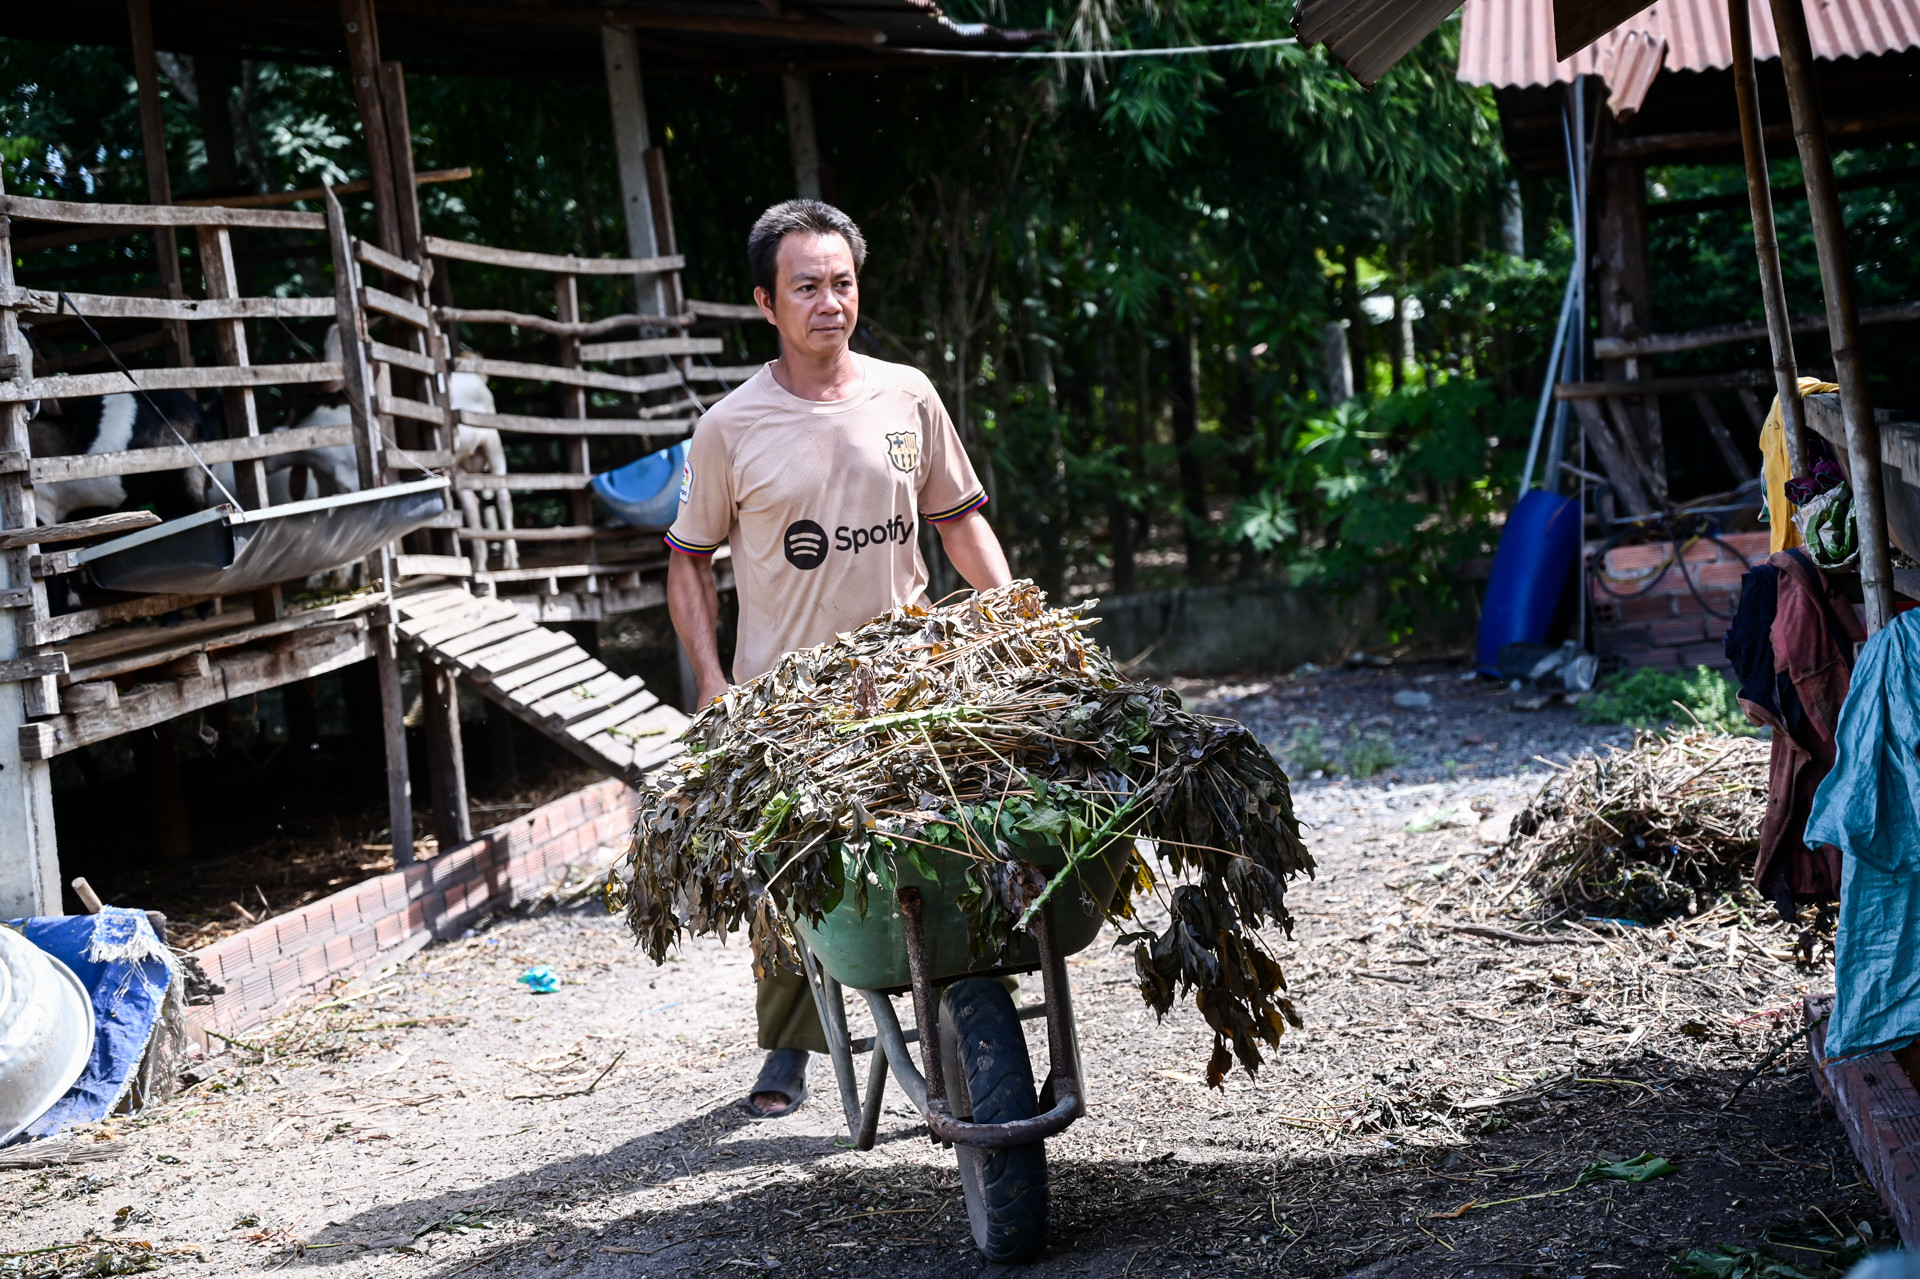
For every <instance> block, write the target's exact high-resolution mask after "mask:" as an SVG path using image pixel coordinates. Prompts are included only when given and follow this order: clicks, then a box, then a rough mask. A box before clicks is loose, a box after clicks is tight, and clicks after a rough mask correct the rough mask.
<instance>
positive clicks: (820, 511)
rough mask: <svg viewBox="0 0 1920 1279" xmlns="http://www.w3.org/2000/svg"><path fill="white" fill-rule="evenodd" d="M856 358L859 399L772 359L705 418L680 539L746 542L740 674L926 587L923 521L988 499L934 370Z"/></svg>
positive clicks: (701, 543)
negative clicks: (794, 388) (797, 387)
mask: <svg viewBox="0 0 1920 1279" xmlns="http://www.w3.org/2000/svg"><path fill="white" fill-rule="evenodd" d="M853 358H854V359H856V360H858V361H859V362H860V371H861V375H862V378H863V381H862V384H861V387H860V389H859V390H858V391H856V392H854V394H853V395H851V396H849V397H848V398H847V399H844V400H834V401H830V402H827V403H821V402H819V401H815V400H803V399H801V398H800V397H799V396H797V395H794V394H793V393H792V392H790V391H787V390H785V389H784V388H782V387H781V385H780V384H779V383H778V382H776V381H774V380H773V372H772V368H771V366H768V367H767V368H763V369H761V370H760V371H759V372H758V373H756V374H754V375H753V377H752V378H751V379H750V380H748V381H747V382H746V383H745V384H744V385H742V386H741V387H739V388H738V389H736V390H735V391H734V392H733V393H732V394H731V395H728V396H727V397H726V398H725V399H723V400H721V401H720V402H719V403H718V404H716V405H714V406H713V407H712V408H711V409H709V410H707V413H706V416H704V417H702V418H701V419H700V422H699V425H698V426H696V427H695V428H694V431H693V443H692V445H691V446H690V447H689V448H688V451H687V469H686V472H685V474H684V475H683V476H682V477H681V482H680V515H679V518H677V519H676V520H674V522H673V527H672V528H671V529H669V530H668V532H667V544H668V545H669V546H671V547H673V548H674V549H675V550H677V551H681V552H684V553H686V554H688V555H711V554H712V553H713V552H714V551H716V550H718V549H719V547H720V544H721V543H722V542H727V543H731V544H732V548H733V573H734V581H735V582H736V583H737V585H738V588H739V593H740V634H739V640H738V643H737V644H736V645H735V651H734V659H733V678H734V680H735V682H736V683H744V682H745V681H747V680H750V679H752V678H753V677H754V676H756V675H759V674H761V673H763V672H765V671H766V670H768V669H769V668H771V667H772V666H773V664H774V663H775V662H776V661H778V660H779V658H780V656H781V655H782V654H784V653H790V652H792V651H793V650H795V649H800V648H810V647H812V646H813V645H815V644H822V643H825V642H826V641H827V640H830V639H832V638H833V637H834V636H835V635H837V634H839V633H840V632H842V631H848V630H852V629H853V628H854V627H856V626H860V625H863V624H865V623H867V622H870V621H872V620H873V619H874V618H875V617H878V616H879V615H880V614H882V613H885V612H886V611H887V610H889V609H891V608H893V607H895V606H896V605H900V604H908V603H912V602H913V601H915V600H917V599H919V598H920V596H921V594H922V593H923V592H924V591H925V590H926V586H927V566H926V562H925V561H924V560H922V559H921V557H920V544H919V539H918V538H917V537H916V536H915V534H916V533H917V532H918V529H919V522H920V520H921V519H923V518H924V519H927V520H931V521H933V522H935V523H944V522H945V521H947V520H955V519H959V518H960V517H961V516H963V515H965V514H966V513H967V512H969V511H973V510H977V509H978V508H979V507H980V506H982V505H983V504H985V502H986V500H987V498H986V494H985V493H984V492H983V491H982V490H981V488H980V481H979V480H978V479H977V478H975V476H974V473H973V464H972V462H971V461H969V460H968V458H967V454H966V450H965V449H963V448H962V447H961V446H960V437H959V434H958V433H957V432H956V431H955V430H954V428H953V420H952V419H951V418H949V417H948V416H947V411H946V408H945V407H944V406H943V405H942V404H941V403H940V396H939V394H938V393H937V392H935V390H934V389H933V383H932V382H930V381H928V380H927V376H926V374H924V373H922V372H921V371H920V370H919V369H916V368H913V367H911V366H909V365H905V364H888V363H886V362H885V361H883V360H873V359H868V358H867V357H865V356H862V355H855V356H854V357H853Z"/></svg>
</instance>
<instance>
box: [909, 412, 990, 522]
mask: <svg viewBox="0 0 1920 1279" xmlns="http://www.w3.org/2000/svg"><path fill="white" fill-rule="evenodd" d="M923 397H924V398H923V399H922V401H921V404H922V410H921V412H922V420H923V427H922V430H921V436H922V439H923V443H922V446H921V451H922V454H923V456H922V457H921V459H920V489H919V501H920V516H921V518H922V519H924V520H927V521H928V522H930V523H933V524H945V523H947V522H948V521H950V520H957V519H959V518H960V517H961V516H962V515H965V514H966V513H967V512H969V511H977V510H979V509H980V508H981V507H983V506H985V505H986V504H987V491H986V490H985V489H984V488H982V487H981V486H980V477H979V476H977V475H975V474H974V473H973V459H971V458H969V457H968V456H967V450H966V448H965V447H964V446H963V445H962V444H961V443H960V432H959V431H957V430H955V429H954V425H953V419H952V418H950V417H948V416H947V406H946V405H944V404H942V403H941V402H940V393H939V392H938V391H936V390H934V389H933V384H932V382H928V383H927V384H926V386H925V390H924V391H923Z"/></svg>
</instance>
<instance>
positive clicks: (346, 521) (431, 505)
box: [73, 475, 448, 595]
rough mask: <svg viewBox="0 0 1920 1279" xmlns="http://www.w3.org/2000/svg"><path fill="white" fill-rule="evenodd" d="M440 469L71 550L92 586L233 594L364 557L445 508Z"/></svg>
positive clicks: (220, 509) (224, 511)
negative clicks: (424, 476)
mask: <svg viewBox="0 0 1920 1279" xmlns="http://www.w3.org/2000/svg"><path fill="white" fill-rule="evenodd" d="M447 488H448V481H447V480H446V478H445V477H444V476H437V475H436V476H434V477H433V478H431V479H425V480H415V481H413V482H411V483H408V484H392V485H388V486H387V487H385V488H376V489H367V490H366V491H364V492H360V493H339V494H336V495H334V496H332V497H321V498H314V499H313V500H311V501H306V502H289V503H287V504H286V505H284V506H269V507H265V508H263V509H261V510H257V511H242V510H239V509H237V508H235V507H232V506H227V505H221V506H215V507H209V508H208V509H207V510H204V511H201V512H199V513H197V514H194V515H189V516H186V517H185V518H183V519H177V520H168V521H167V522H165V523H164V524H156V525H154V526H153V527H152V528H145V529H141V530H140V531H139V532H138V533H130V534H128V535H127V536H125V537H116V538H114V539H113V540H112V541H110V542H102V543H100V544H99V545H98V546H89V547H88V548H86V549H85V550H83V551H79V552H77V553H75V554H74V556H73V562H74V564H75V566H76V567H79V568H83V569H84V570H85V571H86V574H87V576H88V577H89V578H91V579H92V581H93V583H94V585H96V586H100V587H103V588H105V589H107V590H110V591H134V592H139V593H142V594H149V595H230V594H235V593H238V592H241V591H251V590H255V589H258V588H259V587H263V586H271V585H273V584H274V583H275V582H290V581H294V580H297V579H299V578H303V577H308V576H310V575H312V574H314V573H324V572H326V571H327V570H328V569H334V568H339V567H340V566H341V565H343V564H351V563H353V562H354V561H355V560H359V559H364V558H365V557H366V556H368V555H370V554H372V553H373V552H374V550H376V549H377V548H379V547H381V546H383V545H385V544H386V543H388V542H392V541H396V540H398V539H399V538H401V537H404V536H406V535H407V534H408V533H411V532H413V531H414V530H416V529H420V528H424V527H426V526H427V525H428V524H431V523H432V522H433V521H434V520H435V519H436V518H438V517H439V516H440V515H441V514H443V513H444V512H445V511H446V510H447Z"/></svg>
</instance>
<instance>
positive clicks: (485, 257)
mask: <svg viewBox="0 0 1920 1279" xmlns="http://www.w3.org/2000/svg"><path fill="white" fill-rule="evenodd" d="M426 246H427V252H428V253H429V254H431V255H432V256H434V257H436V258H452V259H454V260H455V261H459V262H479V263H481V264H483V265H485V266H511V267H519V268H520V269H521V270H523V271H555V272H559V273H561V274H565V275H657V274H658V273H660V272H662V271H678V270H681V269H682V268H684V267H685V266H686V265H687V260H686V258H684V257H682V256H680V255H679V254H677V253H676V254H673V255H671V256H659V255H653V254H637V255H635V256H634V257H631V258H576V257H571V256H569V255H567V254H564V253H530V252H528V251H526V250H525V249H496V248H494V247H493V246H492V245H490V244H470V243H468V242H467V241H465V240H445V239H442V238H441V237H439V236H437V235H430V236H428V237H427V238H426ZM655 314H658V315H664V314H666V312H664V311H656V312H655Z"/></svg>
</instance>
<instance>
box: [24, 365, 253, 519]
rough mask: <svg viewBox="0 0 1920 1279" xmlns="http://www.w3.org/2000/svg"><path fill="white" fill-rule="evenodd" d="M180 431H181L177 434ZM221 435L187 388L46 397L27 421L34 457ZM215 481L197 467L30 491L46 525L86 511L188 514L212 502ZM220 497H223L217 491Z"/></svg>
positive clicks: (147, 446)
mask: <svg viewBox="0 0 1920 1279" xmlns="http://www.w3.org/2000/svg"><path fill="white" fill-rule="evenodd" d="M176 432H178V434H176ZM215 435H217V432H216V431H215V430H214V428H213V424H212V421H211V420H210V419H209V418H208V416H207V414H206V413H205V411H203V410H202V409H201V407H200V406H199V405H198V404H196V403H195V402H194V400H193V398H192V397H191V396H189V395H188V394H187V393H186V392H184V391H147V392H128V393H125V394H114V395H88V396H72V397H69V398H66V399H62V400H57V401H55V400H48V401H45V402H43V403H42V404H41V406H40V413H39V415H38V416H36V417H35V418H33V419H32V420H31V421H29V422H28V423H27V438H28V441H29V443H30V445H31V448H32V451H33V456H35V457H71V456H74V455H76V454H80V455H95V454H101V453H120V452H125V451H127V450H129V449H151V448H166V447H168V446H177V445H178V444H179V443H180V442H181V440H182V439H184V440H186V441H187V442H188V443H189V444H198V443H200V442H201V441H203V440H208V439H212V438H214V437H215ZM210 488H211V485H210V484H209V482H208V479H207V473H206V472H205V471H204V470H202V469H201V468H199V467H197V466H188V467H186V468H184V469H182V470H178V471H151V472H148V473H146V474H142V475H109V476H101V477H99V478H97V479H83V480H55V481H53V482H51V483H45V484H36V485H34V488H33V498H34V504H35V506H36V508H37V511H36V513H37V514H38V515H39V517H40V522H41V523H42V524H64V523H66V522H67V521H68V520H71V519H73V518H74V517H75V516H76V515H79V514H80V513H82V512H85V511H117V510H120V509H121V508H122V507H128V506H132V507H150V508H152V510H153V511H154V512H155V513H156V514H158V515H159V516H160V518H162V519H176V518H178V517H180V516H182V515H191V514H192V513H193V512H195V511H198V510H201V509H203V508H204V507H205V506H206V505H207V499H208V490H209V489H210ZM215 496H216V500H221V499H219V498H218V495H217V494H216V495H215Z"/></svg>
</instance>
